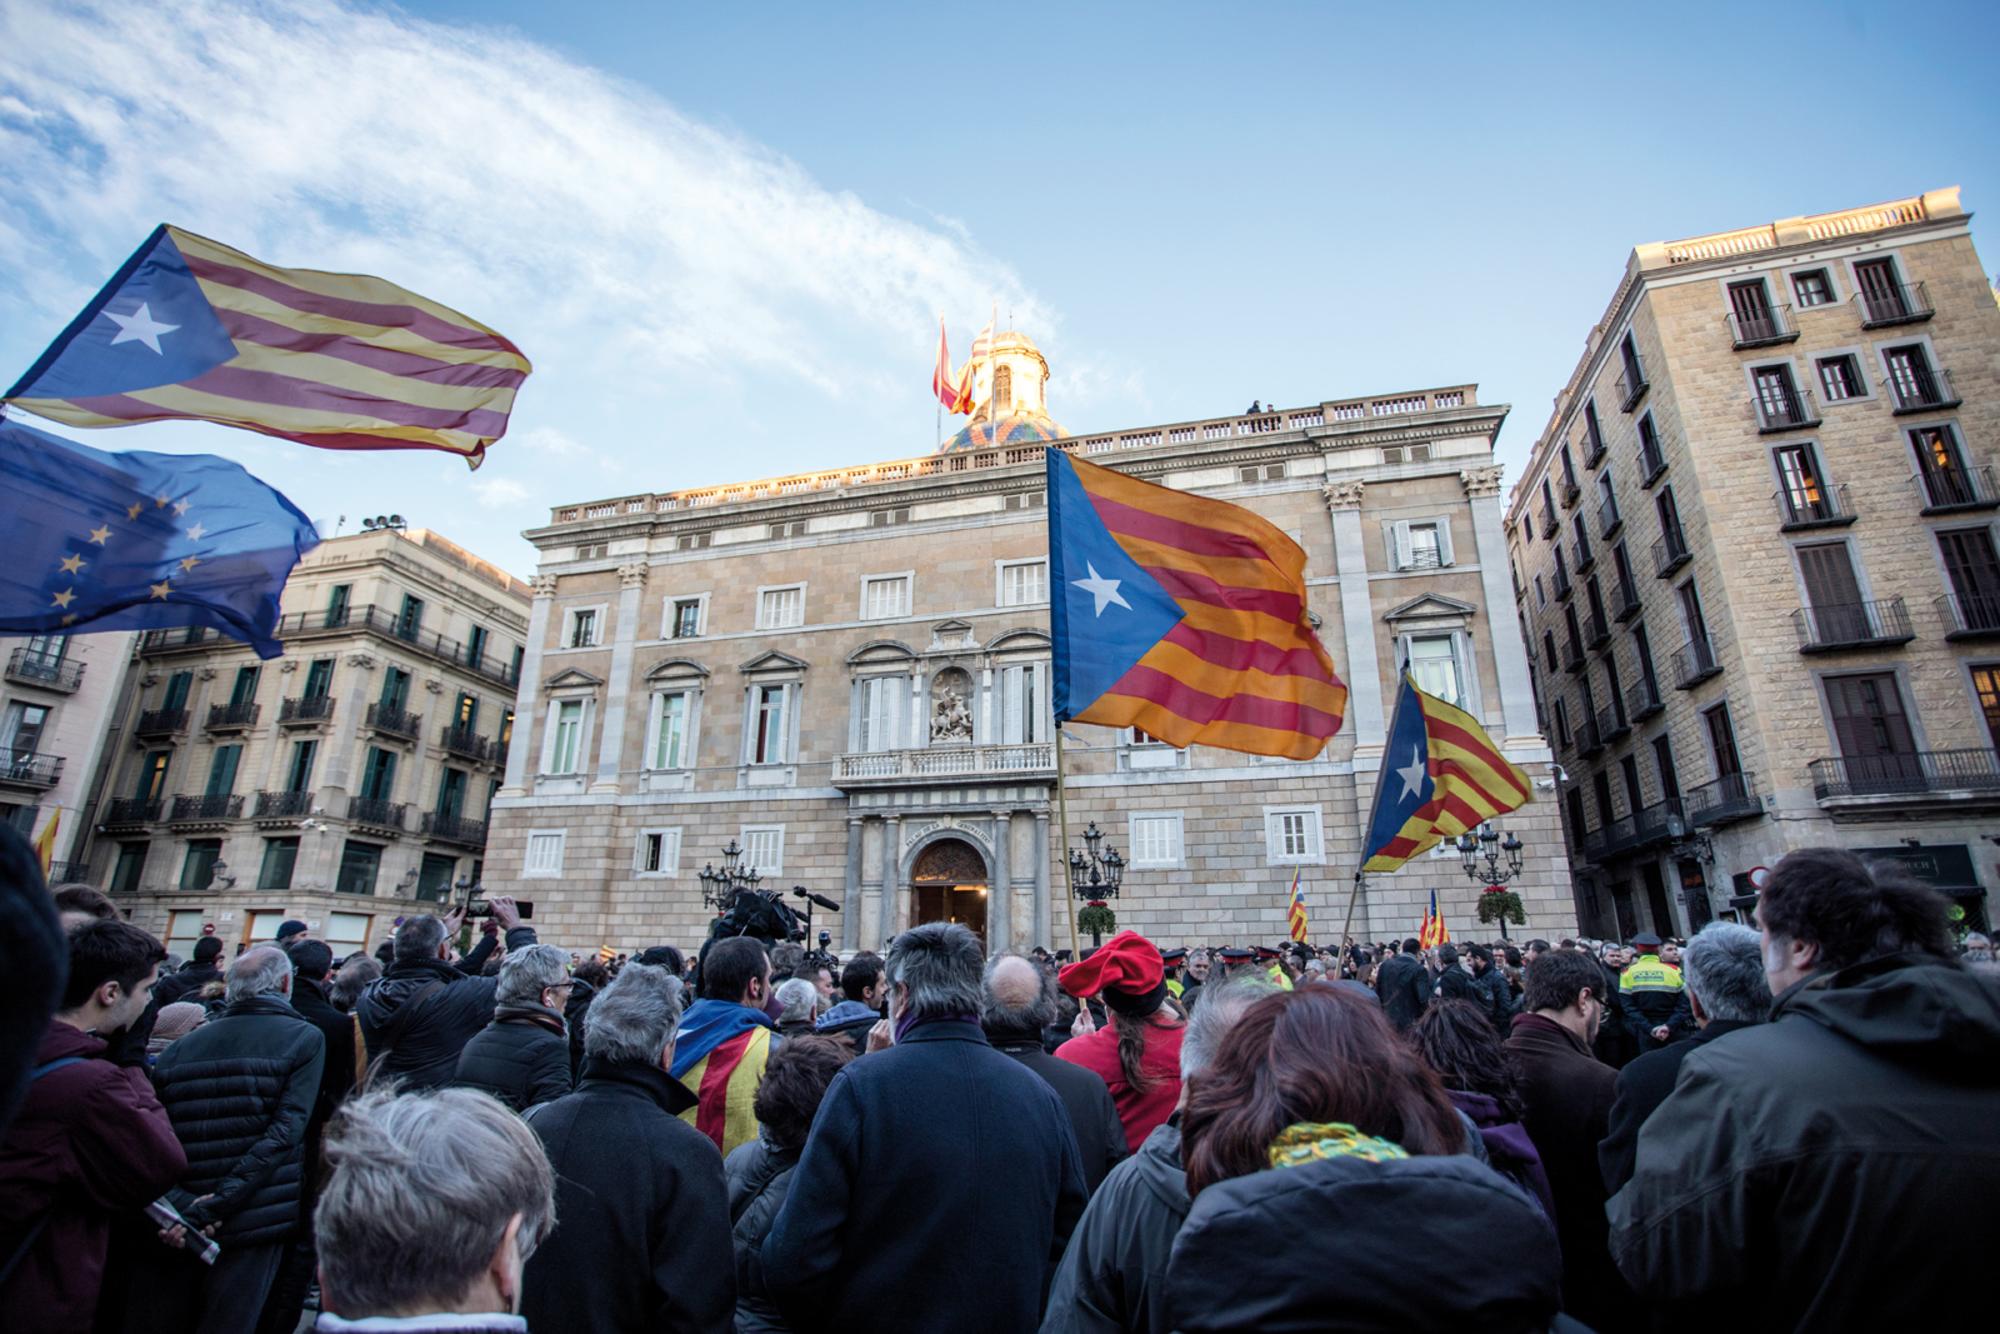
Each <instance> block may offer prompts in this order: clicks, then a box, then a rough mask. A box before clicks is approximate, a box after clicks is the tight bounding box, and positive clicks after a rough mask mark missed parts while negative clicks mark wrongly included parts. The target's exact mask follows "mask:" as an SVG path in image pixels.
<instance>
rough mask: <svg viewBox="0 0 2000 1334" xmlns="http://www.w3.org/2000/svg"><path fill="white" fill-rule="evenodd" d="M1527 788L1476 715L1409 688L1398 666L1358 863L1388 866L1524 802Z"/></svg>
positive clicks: (1369, 868)
mask: <svg viewBox="0 0 2000 1334" xmlns="http://www.w3.org/2000/svg"><path fill="white" fill-rule="evenodd" d="M1533 795H1534V793H1533V789H1532V788H1531V786H1530V785H1529V783H1528V776H1527V775H1526V774H1524V773H1522V772H1521V770H1520V769H1519V768H1518V767H1517V766H1516V765H1515V764H1514V763H1513V762H1512V761H1510V760H1509V759H1508V758H1507V757H1506V756H1504V755H1502V754H1501V753H1500V748H1499V747H1498V746H1496V745H1494V744H1493V740H1492V738H1490V737H1488V736H1487V735H1486V729H1485V728H1483V727H1481V726H1480V725H1479V721H1478V719H1476V718H1474V717H1473V716H1472V715H1471V714H1469V713H1467V712H1466V711H1465V710H1464V709H1461V708H1458V707H1457V706H1456V705H1452V704H1447V703H1446V702H1445V701H1443V700H1441V699H1439V698H1438V697H1437V696H1435V695H1427V694H1425V693H1424V692H1423V691H1421V690H1419V689H1417V683H1416V682H1415V681H1414V680H1412V679H1411V677H1410V675H1409V673H1407V672H1405V673H1404V674H1403V684H1402V688H1401V689H1400V690H1399V691H1398V692H1397V695H1396V710H1395V713H1394V714H1393V715H1392V716H1391V718H1390V720H1389V736H1388V739H1387V741H1386V742H1385V743H1384V749H1383V752H1382V772H1381V775H1380V777H1379V778H1377V780H1376V783H1375V813H1374V815H1373V816H1371V817H1370V819H1369V821H1368V840H1367V842H1365V843H1364V844H1362V862H1361V869H1362V870H1364V871H1393V870H1395V869H1396V868H1397V867H1399V866H1401V865H1402V864H1403V863H1404V862H1406V861H1408V860H1409V859H1410V858H1412V857H1415V856H1417V855H1418V854H1419V853H1422V852H1426V851H1428V850H1429V849H1430V848H1432V847H1434V846H1436V844H1437V843H1438V842H1440V841H1441V840H1443V839H1447V838H1457V837H1458V836H1459V835H1460V834H1462V833H1464V832H1465V831H1466V830H1468V829H1477V828H1478V827H1479V826H1480V825H1482V824H1484V823H1485V822H1486V821H1488V820H1490V819H1492V818H1493V817H1494V816H1496V815H1501V814H1504V813H1506V812H1507V811H1511V810H1514V809H1516V808H1518V807H1521V806H1525V805H1527V804H1528V801H1529V800H1530V799H1531V798H1532V797H1533Z"/></svg>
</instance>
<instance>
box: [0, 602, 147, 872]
mask: <svg viewBox="0 0 2000 1334" xmlns="http://www.w3.org/2000/svg"><path fill="white" fill-rule="evenodd" d="M136 637H137V636H135V635H133V634H131V633H129V632H116V633H108V634H92V635H29V636H4V637H0V671H4V673H5V674H4V675H0V823H5V824H8V825H10V826H12V827H13V828H14V829H16V830H17V831H19V832H20V834H21V836H22V837H24V838H29V839H32V838H35V837H37V836H38V835H40V834H41V833H42V832H43V831H44V830H46V829H47V827H48V823H49V821H50V820H56V821H57V824H56V831H55V845H54V855H53V857H52V858H51V864H50V866H49V879H50V881H51V882H52V883H55V882H60V881H63V880H73V879H79V878H81V876H82V872H83V867H82V866H81V865H80V863H79V860H78V859H77V858H76V857H75V856H74V855H73V854H74V850H75V849H77V848H79V847H81V846H82V845H83V843H84V841H85V839H86V837H87V835H86V832H85V831H86V829H87V825H86V823H85V820H84V818H83V808H84V805H85V803H86V801H87V799H88V794H89V793H90V792H91V791H92V790H93V787H94V783H93V778H94V776H95V775H97V774H98V772H99V768H100V766H101V765H102V763H103V760H104V756H105V753H106V751H105V737H106V736H107V735H108V734H109V733H110V732H111V731H112V729H113V727H114V725H115V723H116V716H115V715H116V713H117V709H118V698H119V685H120V683H121V682H122V681H123V680H124V678H125V664H126V662H127V661H128V660H129V659H130V657H131V655H132V642H133V640H134V639H135V638H136Z"/></svg>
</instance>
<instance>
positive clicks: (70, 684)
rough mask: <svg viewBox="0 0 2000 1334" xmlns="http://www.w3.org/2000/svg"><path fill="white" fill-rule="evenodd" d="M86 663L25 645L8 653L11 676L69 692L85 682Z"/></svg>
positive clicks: (14, 678) (23, 682) (23, 681)
mask: <svg viewBox="0 0 2000 1334" xmlns="http://www.w3.org/2000/svg"><path fill="white" fill-rule="evenodd" d="M86 665H87V664H85V663H81V662H71V661H70V660H69V659H67V658H64V657H58V656H56V655H54V654H50V653H37V652H35V651H34V650H33V649H30V648H28V647H27V646H25V645H23V646H22V647H20V648H17V649H15V650H14V651H13V652H12V653H11V654H9V655H8V657H7V679H8V680H9V681H17V682H19V683H20V684H22V685H29V686H40V687H41V688H42V689H44V690H60V691H62V692H63V693H64V694H68V693H69V692H71V691H73V690H75V689H76V688H77V687H78V686H80V685H82V684H83V669H84V667H85V666H86Z"/></svg>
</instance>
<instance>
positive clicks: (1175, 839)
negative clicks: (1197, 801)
mask: <svg viewBox="0 0 2000 1334" xmlns="http://www.w3.org/2000/svg"><path fill="white" fill-rule="evenodd" d="M1142 821H1157V822H1159V823H1161V824H1164V825H1166V826H1168V827H1169V828H1171V829H1172V830H1173V833H1172V836H1171V838H1170V843H1171V847H1172V855H1170V856H1167V857H1141V856H1140V855H1139V830H1138V826H1139V824H1140V823H1141V822H1142ZM1125 844H1126V846H1127V847H1128V848H1129V849H1130V850H1131V854H1132V856H1131V860H1130V861H1128V862H1127V863H1126V865H1128V866H1130V867H1132V868H1134V869H1135V870H1144V871H1178V870H1182V869H1184V868H1185V867H1186V866H1187V815H1186V813H1185V812H1182V811H1127V812H1126V813H1125Z"/></svg>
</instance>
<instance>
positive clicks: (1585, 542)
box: [1569, 521, 1597, 574]
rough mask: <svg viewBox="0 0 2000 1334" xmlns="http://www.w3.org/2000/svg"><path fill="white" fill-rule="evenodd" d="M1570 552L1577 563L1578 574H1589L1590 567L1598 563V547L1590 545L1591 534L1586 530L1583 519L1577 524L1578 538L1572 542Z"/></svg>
mask: <svg viewBox="0 0 2000 1334" xmlns="http://www.w3.org/2000/svg"><path fill="white" fill-rule="evenodd" d="M1569 554H1570V556H1571V558H1572V559H1573V560H1574V561H1575V563H1576V572H1577V573H1578V574H1589V573H1590V567H1591V566H1593V565H1595V564H1597V549H1596V548H1595V547H1593V546H1591V545H1590V534H1589V533H1588V532H1586V531H1585V530H1584V526H1583V524H1582V522H1581V521H1579V522H1578V523H1577V525H1576V540H1575V541H1574V542H1572V543H1570V549H1569Z"/></svg>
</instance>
